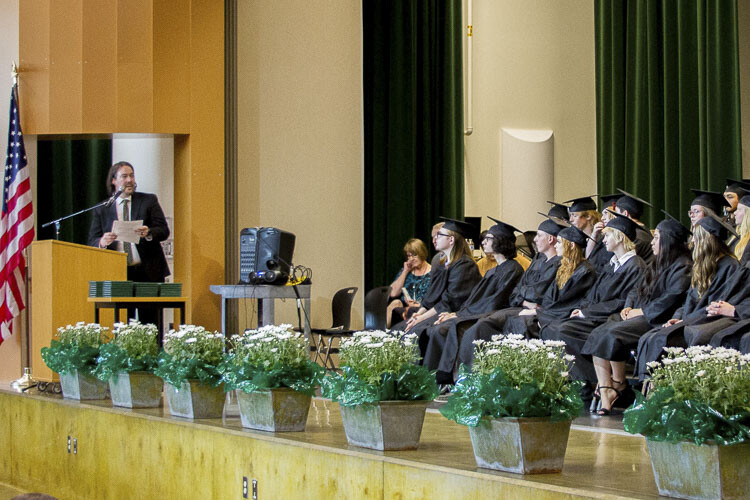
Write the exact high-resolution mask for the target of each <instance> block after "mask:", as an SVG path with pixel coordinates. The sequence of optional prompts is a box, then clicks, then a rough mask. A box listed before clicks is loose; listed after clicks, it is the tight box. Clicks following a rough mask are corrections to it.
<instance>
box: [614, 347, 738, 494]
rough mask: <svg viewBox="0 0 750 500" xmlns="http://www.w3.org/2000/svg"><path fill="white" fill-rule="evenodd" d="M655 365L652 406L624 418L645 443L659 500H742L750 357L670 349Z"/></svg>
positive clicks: (643, 402) (640, 404)
mask: <svg viewBox="0 0 750 500" xmlns="http://www.w3.org/2000/svg"><path fill="white" fill-rule="evenodd" d="M666 351H667V355H666V356H665V357H664V358H663V359H662V360H661V361H660V362H659V361H653V362H651V363H649V368H650V372H651V390H650V391H649V394H648V398H644V397H643V396H641V395H640V394H638V395H637V399H636V402H635V403H634V404H633V406H632V407H631V408H629V409H628V410H626V411H625V415H624V417H623V425H624V427H625V430H626V431H628V432H630V433H633V434H642V435H644V436H645V437H646V441H647V444H648V451H649V454H650V455H651V466H652V468H653V470H654V479H655V480H656V485H657V487H658V488H659V494H661V495H665V496H674V497H680V498H740V497H744V496H745V495H747V489H746V488H747V486H746V484H745V479H746V478H747V476H748V474H750V365H748V362H750V355H748V354H745V355H742V354H740V353H739V352H738V351H735V350H734V349H726V348H723V347H716V348H711V347H710V346H694V347H689V348H687V349H683V348H680V347H668V348H666Z"/></svg>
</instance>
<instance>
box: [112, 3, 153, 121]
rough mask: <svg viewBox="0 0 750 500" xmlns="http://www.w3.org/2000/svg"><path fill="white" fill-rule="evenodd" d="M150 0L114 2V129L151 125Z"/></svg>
mask: <svg viewBox="0 0 750 500" xmlns="http://www.w3.org/2000/svg"><path fill="white" fill-rule="evenodd" d="M153 72H154V62H153V14H152V9H151V0H121V1H119V2H118V3H117V112H118V114H117V130H116V131H117V132H141V133H143V132H152V131H153V128H154V113H153V103H154V96H153V90H154V83H153V80H154V74H153Z"/></svg>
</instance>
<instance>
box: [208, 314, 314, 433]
mask: <svg viewBox="0 0 750 500" xmlns="http://www.w3.org/2000/svg"><path fill="white" fill-rule="evenodd" d="M231 343H232V348H231V350H230V353H229V354H227V356H226V358H225V362H224V363H223V364H222V367H221V371H222V372H223V374H224V375H223V380H224V390H225V391H231V390H236V393H237V401H238V402H239V407H240V419H241V421H242V426H243V427H247V428H250V429H258V430H263V431H272V432H290V431H304V430H305V425H306V424H307V414H308V412H309V410H310V399H311V397H312V396H313V395H314V394H315V389H316V388H317V387H318V386H319V385H320V380H321V379H322V377H323V373H324V372H325V370H324V369H323V367H322V366H320V365H318V364H317V363H313V362H312V361H310V357H309V355H308V348H309V344H308V342H307V340H306V339H305V337H304V335H303V334H302V333H300V332H295V331H294V330H293V329H292V325H280V326H274V325H268V326H263V327H261V328H258V329H257V330H247V331H246V332H245V333H244V334H243V335H242V336H240V337H235V338H233V339H232V340H231Z"/></svg>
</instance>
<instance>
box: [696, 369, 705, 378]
mask: <svg viewBox="0 0 750 500" xmlns="http://www.w3.org/2000/svg"><path fill="white" fill-rule="evenodd" d="M705 374H706V370H700V371H699V372H698V373H696V374H695V376H696V377H702V376H703V375H705Z"/></svg>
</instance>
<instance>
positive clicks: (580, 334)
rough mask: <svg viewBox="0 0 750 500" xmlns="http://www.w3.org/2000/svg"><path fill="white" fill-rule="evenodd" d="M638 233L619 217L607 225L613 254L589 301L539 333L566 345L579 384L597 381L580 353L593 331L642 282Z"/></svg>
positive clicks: (606, 235) (607, 239)
mask: <svg viewBox="0 0 750 500" xmlns="http://www.w3.org/2000/svg"><path fill="white" fill-rule="evenodd" d="M636 231H637V226H636V223H635V222H634V221H633V220H632V219H630V218H629V217H626V216H624V215H620V214H616V217H615V218H614V219H612V220H610V221H609V222H608V223H607V227H605V228H604V244H605V246H606V248H607V250H608V251H610V252H612V253H613V254H614V256H613V257H612V261H611V263H610V265H609V266H608V267H607V269H605V270H604V271H602V272H601V273H599V275H598V277H597V280H596V283H595V284H594V286H593V287H592V288H591V289H590V290H589V291H588V293H587V294H586V298H585V299H584V300H583V302H582V303H581V304H580V305H579V307H578V308H576V309H575V310H573V311H572V312H571V313H570V315H569V317H568V318H565V319H563V320H561V321H554V322H548V323H547V324H545V325H543V327H542V329H541V331H540V332H539V334H540V336H541V337H542V340H562V341H563V342H565V350H566V351H567V353H568V354H572V355H574V356H575V357H576V360H575V363H574V364H573V367H572V368H571V377H573V378H574V379H576V380H584V381H587V380H592V379H595V378H596V374H595V372H594V366H593V364H592V363H591V360H590V358H588V357H584V356H582V355H581V349H582V348H583V345H584V344H585V343H586V340H587V339H588V336H589V334H590V333H591V331H592V330H593V329H594V328H596V327H597V326H599V325H603V324H604V323H606V322H607V320H608V319H609V317H610V316H611V315H612V314H615V313H618V312H620V310H622V308H623V307H624V306H625V300H626V299H627V297H628V294H629V293H630V291H631V290H633V289H634V288H635V287H636V286H637V285H638V284H639V283H640V282H641V280H642V279H643V276H644V274H645V271H646V264H645V263H644V262H643V259H641V258H640V257H639V256H638V255H636V242H635V239H636V234H637V233H636ZM588 393H589V392H588V391H587V392H586V394H588ZM587 399H590V398H587Z"/></svg>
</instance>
